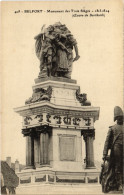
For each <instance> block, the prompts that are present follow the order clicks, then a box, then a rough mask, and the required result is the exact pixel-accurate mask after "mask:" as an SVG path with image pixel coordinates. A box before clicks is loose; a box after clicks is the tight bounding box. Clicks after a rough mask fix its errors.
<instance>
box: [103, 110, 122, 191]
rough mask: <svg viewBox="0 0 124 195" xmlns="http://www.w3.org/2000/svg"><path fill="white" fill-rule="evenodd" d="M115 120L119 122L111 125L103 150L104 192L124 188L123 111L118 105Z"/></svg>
mask: <svg viewBox="0 0 124 195" xmlns="http://www.w3.org/2000/svg"><path fill="white" fill-rule="evenodd" d="M114 121H117V124H115V125H113V126H110V127H109V131H108V134H107V137H106V141H105V145H104V150H103V161H104V162H103V165H102V171H101V176H100V183H101V185H102V191H103V192H104V193H107V192H109V191H121V192H122V189H123V187H122V185H123V112H122V109H121V108H120V107H118V106H116V107H115V108H114ZM109 150H110V156H109V155H108V152H109Z"/></svg>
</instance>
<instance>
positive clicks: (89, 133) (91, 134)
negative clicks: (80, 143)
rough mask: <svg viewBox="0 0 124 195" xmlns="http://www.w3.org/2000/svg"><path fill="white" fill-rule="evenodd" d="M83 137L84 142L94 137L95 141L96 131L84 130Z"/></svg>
mask: <svg viewBox="0 0 124 195" xmlns="http://www.w3.org/2000/svg"><path fill="white" fill-rule="evenodd" d="M81 135H83V138H84V141H85V142H86V141H87V138H88V137H92V138H93V139H95V129H87V130H82V131H81Z"/></svg>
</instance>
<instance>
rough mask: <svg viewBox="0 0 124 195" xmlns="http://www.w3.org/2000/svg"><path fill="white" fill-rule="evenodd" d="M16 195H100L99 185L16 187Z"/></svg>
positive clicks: (114, 194)
mask: <svg viewBox="0 0 124 195" xmlns="http://www.w3.org/2000/svg"><path fill="white" fill-rule="evenodd" d="M16 194H35V195H36V194H41V195H42V194H43V195H85V194H87V195H102V194H104V193H102V190H101V186H100V185H90V184H85V185H80V184H79V185H77V184H76V185H74V184H73V185H67V184H65V185H53V184H51V185H50V184H48V185H47V184H45V185H43V184H42V185H35V186H30V187H28V186H25V187H18V188H17V190H16ZM112 194H113V195H116V194H117V193H111V195H112Z"/></svg>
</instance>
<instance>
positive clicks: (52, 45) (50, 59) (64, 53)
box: [35, 22, 80, 78]
mask: <svg viewBox="0 0 124 195" xmlns="http://www.w3.org/2000/svg"><path fill="white" fill-rule="evenodd" d="M35 39H36V43H35V51H36V55H37V57H38V59H39V60H40V74H39V77H47V76H48V77H50V76H54V77H65V78H71V72H72V63H73V62H74V61H76V60H78V59H79V58H80V56H79V54H78V47H77V42H76V40H75V39H74V37H73V35H72V34H71V32H70V31H69V30H68V28H67V27H66V25H65V24H64V25H63V24H61V23H60V22H57V23H55V24H54V25H50V26H48V27H47V28H45V25H43V26H42V28H41V33H40V34H39V35H37V36H36V37H35ZM73 48H74V49H75V53H76V57H75V58H74V59H73Z"/></svg>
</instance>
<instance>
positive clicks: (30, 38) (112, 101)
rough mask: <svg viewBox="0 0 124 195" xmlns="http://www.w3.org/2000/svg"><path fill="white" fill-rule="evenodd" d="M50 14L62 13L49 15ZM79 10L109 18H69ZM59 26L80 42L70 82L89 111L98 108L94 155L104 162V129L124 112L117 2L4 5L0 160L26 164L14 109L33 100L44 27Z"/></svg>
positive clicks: (21, 136)
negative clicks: (121, 109) (118, 109)
mask: <svg viewBox="0 0 124 195" xmlns="http://www.w3.org/2000/svg"><path fill="white" fill-rule="evenodd" d="M49 9H50V10H64V13H47V10H49ZM72 9H73V10H75V12H72ZM81 9H85V10H93V11H94V10H96V9H98V10H100V9H102V10H103V9H106V10H109V12H106V14H105V17H103V16H102V17H89V16H83V17H82V16H80V17H79V16H78V17H72V15H73V14H74V13H76V14H81V15H82V13H81V12H80V13H78V12H77V10H81ZM24 10H42V13H34V12H33V13H32V11H31V13H24V12H25V11H24ZM65 10H68V11H70V12H68V13H67V12H66V13H65ZM15 11H16V12H17V13H15ZM58 21H60V22H61V23H63V24H66V26H67V27H68V29H69V30H70V31H71V33H72V34H73V36H74V37H75V39H76V40H77V42H78V49H79V55H80V59H79V60H78V61H76V62H75V63H73V72H72V79H75V80H77V84H78V85H79V86H80V88H81V93H87V97H88V100H90V101H91V103H92V106H95V107H100V117H99V120H98V121H96V122H95V126H94V127H95V130H96V135H95V140H94V155H95V160H99V161H101V159H102V152H103V146H104V142H105V138H106V135H107V131H108V127H109V126H111V125H113V124H114V121H113V110H114V107H115V106H121V107H122V106H123V105H122V93H123V87H122V83H123V69H122V67H123V66H122V64H123V55H122V52H123V45H122V43H123V42H122V37H123V36H122V32H123V31H122V4H121V1H115V0H113V1H112V0H108V1H92V2H88V1H87V2H86V1H82V2H73V3H72V2H71V3H70V2H69V3H68V2H58V3H57V2H56V3H54V2H2V22H1V25H2V30H1V31H2V37H1V46H2V59H1V61H2V69H1V73H2V74H1V75H2V79H1V80H2V81H1V85H2V86H1V87H2V91H1V92H2V98H1V101H2V125H1V129H2V131H1V139H2V151H1V158H2V160H5V159H6V157H7V156H11V158H12V162H14V161H15V160H16V159H18V160H19V161H20V163H22V164H25V151H26V149H25V138H24V137H23V135H22V134H21V128H22V118H21V116H19V115H18V114H17V113H15V112H14V110H13V108H16V107H20V106H23V105H24V103H25V100H26V99H28V98H29V97H31V95H32V85H34V79H36V78H37V77H38V74H39V64H40V63H39V60H38V59H37V57H36V55H35V40H34V37H35V36H36V35H37V34H38V33H39V32H40V30H41V27H42V25H43V24H46V25H50V24H54V23H55V22H58ZM84 150H85V149H84ZM84 158H85V157H84Z"/></svg>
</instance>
